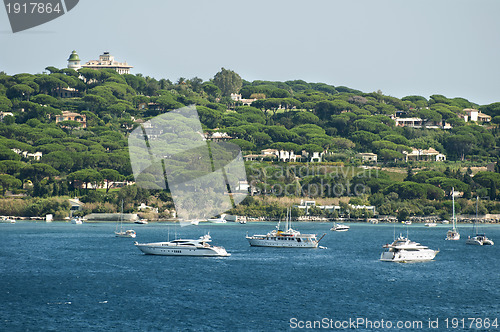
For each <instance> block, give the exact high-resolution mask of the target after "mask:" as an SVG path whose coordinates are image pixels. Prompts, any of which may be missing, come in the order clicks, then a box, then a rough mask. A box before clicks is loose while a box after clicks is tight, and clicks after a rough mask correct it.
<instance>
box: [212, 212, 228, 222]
mask: <svg viewBox="0 0 500 332" xmlns="http://www.w3.org/2000/svg"><path fill="white" fill-rule="evenodd" d="M225 217H226V214H225V213H223V214H221V215H220V218H212V219H207V221H208V222H211V223H214V224H225V223H226V222H227V221H226V219H225Z"/></svg>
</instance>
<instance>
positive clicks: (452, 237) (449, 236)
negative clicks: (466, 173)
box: [443, 188, 460, 241]
mask: <svg viewBox="0 0 500 332" xmlns="http://www.w3.org/2000/svg"><path fill="white" fill-rule="evenodd" d="M451 199H452V200H453V216H452V219H451V223H452V228H451V229H450V230H448V232H446V240H449V241H458V240H460V233H459V232H458V229H457V217H456V216H455V188H451ZM446 221H447V220H446ZM443 223H445V222H444V221H443Z"/></svg>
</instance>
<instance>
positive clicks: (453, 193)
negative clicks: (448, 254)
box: [451, 187, 457, 231]
mask: <svg viewBox="0 0 500 332" xmlns="http://www.w3.org/2000/svg"><path fill="white" fill-rule="evenodd" d="M451 200H452V202H453V220H452V222H453V230H454V231H455V229H456V228H457V226H456V219H455V188H454V187H452V188H451Z"/></svg>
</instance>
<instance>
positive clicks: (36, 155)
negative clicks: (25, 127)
mask: <svg viewBox="0 0 500 332" xmlns="http://www.w3.org/2000/svg"><path fill="white" fill-rule="evenodd" d="M11 150H12V151H14V152H15V153H17V154H19V155H22V156H23V157H24V158H26V159H33V160H36V161H40V160H41V159H42V156H43V153H42V152H40V151H37V152H35V153H30V152H28V151H22V150H20V149H16V148H14V149H11Z"/></svg>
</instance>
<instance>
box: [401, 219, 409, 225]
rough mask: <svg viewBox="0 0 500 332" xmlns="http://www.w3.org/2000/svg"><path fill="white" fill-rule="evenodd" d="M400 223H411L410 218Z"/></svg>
mask: <svg viewBox="0 0 500 332" xmlns="http://www.w3.org/2000/svg"><path fill="white" fill-rule="evenodd" d="M402 223H403V224H405V225H411V221H410V220H405V221H402Z"/></svg>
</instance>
